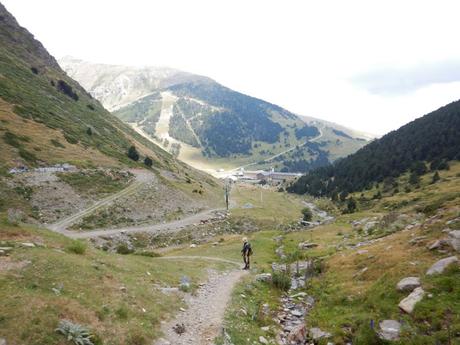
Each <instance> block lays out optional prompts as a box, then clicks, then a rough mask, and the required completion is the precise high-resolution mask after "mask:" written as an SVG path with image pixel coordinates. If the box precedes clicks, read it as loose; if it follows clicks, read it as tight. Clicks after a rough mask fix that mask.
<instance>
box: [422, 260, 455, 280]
mask: <svg viewBox="0 0 460 345" xmlns="http://www.w3.org/2000/svg"><path fill="white" fill-rule="evenodd" d="M453 263H458V258H457V257H456V256H450V257H448V258H444V259H441V260H439V261H437V262H436V263H434V264H433V266H431V267H430V268H429V269H428V271H426V274H427V275H429V276H431V275H433V274H441V273H443V272H444V270H445V269H446V268H447V267H448V266H449V265H451V264H453Z"/></svg>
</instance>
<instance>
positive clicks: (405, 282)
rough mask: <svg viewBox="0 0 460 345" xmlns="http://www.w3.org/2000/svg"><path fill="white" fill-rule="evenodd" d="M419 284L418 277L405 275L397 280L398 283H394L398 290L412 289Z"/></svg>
mask: <svg viewBox="0 0 460 345" xmlns="http://www.w3.org/2000/svg"><path fill="white" fill-rule="evenodd" d="M419 286H420V278H418V277H407V278H404V279H401V280H400V281H399V283H398V284H397V285H396V289H398V291H412V290H414V289H415V288H418V287H419Z"/></svg>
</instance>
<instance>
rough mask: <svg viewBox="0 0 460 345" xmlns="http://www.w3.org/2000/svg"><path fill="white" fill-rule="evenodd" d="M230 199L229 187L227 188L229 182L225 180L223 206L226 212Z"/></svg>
mask: <svg viewBox="0 0 460 345" xmlns="http://www.w3.org/2000/svg"><path fill="white" fill-rule="evenodd" d="M229 198H230V187H229V180H228V179H226V180H225V205H226V207H227V211H228V200H229Z"/></svg>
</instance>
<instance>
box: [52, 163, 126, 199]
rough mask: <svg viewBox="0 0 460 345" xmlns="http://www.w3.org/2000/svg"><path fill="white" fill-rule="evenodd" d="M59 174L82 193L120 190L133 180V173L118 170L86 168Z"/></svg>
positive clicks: (99, 193) (100, 193)
mask: <svg viewBox="0 0 460 345" xmlns="http://www.w3.org/2000/svg"><path fill="white" fill-rule="evenodd" d="M57 176H58V177H59V178H60V179H61V180H62V181H64V182H66V183H67V184H69V185H70V186H72V188H74V189H75V190H76V191H77V192H78V193H80V194H91V195H95V196H102V195H108V194H112V193H115V192H119V191H120V190H122V189H123V188H125V187H126V186H127V185H128V184H129V183H130V182H131V180H132V177H131V175H126V174H122V173H120V172H119V171H116V170H110V171H105V170H99V169H97V170H84V171H79V172H65V173H58V174H57Z"/></svg>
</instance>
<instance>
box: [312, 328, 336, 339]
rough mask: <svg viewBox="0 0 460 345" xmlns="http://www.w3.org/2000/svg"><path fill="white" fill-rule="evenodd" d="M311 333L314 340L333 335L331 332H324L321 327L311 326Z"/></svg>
mask: <svg viewBox="0 0 460 345" xmlns="http://www.w3.org/2000/svg"><path fill="white" fill-rule="evenodd" d="M309 334H310V337H311V338H312V339H313V340H318V339H323V338H329V337H331V333H328V332H324V331H322V330H321V329H319V328H318V327H313V328H310V331H309Z"/></svg>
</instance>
